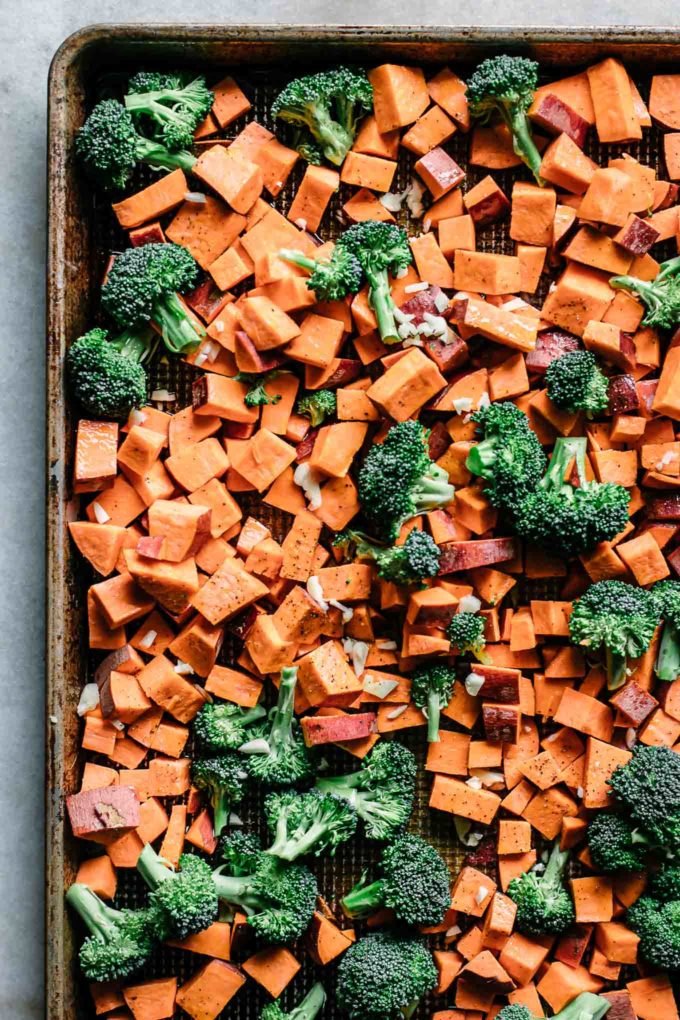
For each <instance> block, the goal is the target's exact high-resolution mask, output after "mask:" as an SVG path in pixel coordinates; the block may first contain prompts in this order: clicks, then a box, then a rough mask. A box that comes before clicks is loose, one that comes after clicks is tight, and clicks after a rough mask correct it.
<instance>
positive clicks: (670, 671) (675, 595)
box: [650, 581, 680, 683]
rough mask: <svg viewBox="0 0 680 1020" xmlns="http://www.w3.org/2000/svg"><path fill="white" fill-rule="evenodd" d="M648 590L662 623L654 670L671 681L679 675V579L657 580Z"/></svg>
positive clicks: (664, 678) (661, 678) (662, 677)
mask: <svg viewBox="0 0 680 1020" xmlns="http://www.w3.org/2000/svg"><path fill="white" fill-rule="evenodd" d="M650 592H651V595H652V598H653V599H654V604H655V606H656V610H657V612H658V614H659V616H660V617H661V621H662V623H663V630H662V632H661V641H660V642H659V650H658V652H657V656H656V663H655V664H654V672H655V673H656V675H657V677H658V678H659V680H664V681H666V682H667V683H673V681H674V680H676V679H677V678H678V676H680V581H657V582H656V584H655V585H653V586H652V587H651V588H650Z"/></svg>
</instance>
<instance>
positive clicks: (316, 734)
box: [300, 712, 378, 747]
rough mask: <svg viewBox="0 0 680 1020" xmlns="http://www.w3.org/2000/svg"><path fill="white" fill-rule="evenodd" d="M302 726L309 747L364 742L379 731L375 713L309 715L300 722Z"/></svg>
mask: <svg viewBox="0 0 680 1020" xmlns="http://www.w3.org/2000/svg"><path fill="white" fill-rule="evenodd" d="M300 725H301V727H302V735H303V737H304V740H305V744H306V745H307V747H315V746H317V745H320V744H337V743H339V742H341V741H342V742H346V741H348V740H363V739H365V738H366V737H369V736H370V735H371V734H372V733H376V732H377V729H378V726H377V722H376V716H375V713H373V712H358V713H355V714H354V715H332V716H313V715H312V716H310V715H308V716H305V717H304V718H303V719H301V720H300Z"/></svg>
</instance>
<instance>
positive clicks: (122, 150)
mask: <svg viewBox="0 0 680 1020" xmlns="http://www.w3.org/2000/svg"><path fill="white" fill-rule="evenodd" d="M137 139H138V136H137V132H136V130H135V125H134V123H133V121H132V117H131V116H130V114H129V113H128V111H127V110H126V109H125V107H124V106H123V105H122V104H121V103H119V102H117V101H116V100H115V99H105V100H103V102H101V103H98V104H97V105H96V106H95V108H94V109H93V111H92V113H91V114H90V116H89V117H88V118H87V120H86V121H85V123H84V124H83V126H82V127H81V128H80V130H79V131H78V134H77V135H76V143H75V149H76V155H77V156H78V158H79V159H80V160H81V161H82V163H83V166H84V167H85V170H86V171H87V173H88V174H89V175H90V177H91V178H92V179H93V180H94V182H95V183H96V184H98V185H99V186H100V187H102V188H105V189H107V190H108V189H112V188H124V187H125V185H126V184H127V183H128V181H129V179H130V176H131V174H132V171H133V170H134V168H135V164H136V162H137Z"/></svg>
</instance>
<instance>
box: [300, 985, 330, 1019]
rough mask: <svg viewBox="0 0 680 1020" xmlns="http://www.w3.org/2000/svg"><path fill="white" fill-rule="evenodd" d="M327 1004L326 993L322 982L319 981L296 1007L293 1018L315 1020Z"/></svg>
mask: <svg viewBox="0 0 680 1020" xmlns="http://www.w3.org/2000/svg"><path fill="white" fill-rule="evenodd" d="M325 1002H326V992H325V991H324V987H323V985H322V984H321V982H320V981H317V982H316V984H315V985H312V987H311V988H310V990H309V991H308V992H307V994H306V995H305V997H304V999H302V1000H301V1001H300V1002H299V1003H298V1005H297V1006H296V1007H295V1009H294V1010H293V1013H292V1016H293V1017H294V1018H295V1020H314V1018H315V1017H316V1016H318V1014H319V1013H320V1012H321V1010H322V1009H323V1007H324V1003H325Z"/></svg>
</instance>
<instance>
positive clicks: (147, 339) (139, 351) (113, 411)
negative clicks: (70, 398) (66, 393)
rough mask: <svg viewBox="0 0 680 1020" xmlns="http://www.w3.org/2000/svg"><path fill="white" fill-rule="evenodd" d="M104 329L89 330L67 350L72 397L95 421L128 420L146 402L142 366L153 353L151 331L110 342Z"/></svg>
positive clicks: (139, 331)
mask: <svg viewBox="0 0 680 1020" xmlns="http://www.w3.org/2000/svg"><path fill="white" fill-rule="evenodd" d="M108 337H109V334H108V332H107V331H106V330H105V329H91V330H90V331H89V333H85V334H84V335H83V336H81V337H78V339H77V340H74V342H73V343H72V344H71V346H70V347H69V350H68V353H67V355H66V367H67V370H68V375H69V378H70V381H71V386H72V388H73V393H74V396H75V397H76V399H77V400H78V401H79V403H80V404H82V406H83V407H84V408H85V410H86V411H88V412H89V413H90V414H92V415H95V416H96V417H97V418H115V419H123V418H127V416H128V415H129V413H130V411H131V410H132V408H133V407H142V406H143V404H144V403H145V401H146V372H145V371H144V369H143V368H142V363H143V362H145V361H147V360H148V359H149V358H150V357H151V356H152V355H153V352H154V351H155V349H156V344H157V342H158V338H157V335H156V334H155V333H154V331H153V330H152V329H150V328H148V327H147V328H143V329H136V330H133V329H130V330H126V331H125V332H124V333H122V334H121V335H120V336H119V337H116V338H115V340H109V338H108Z"/></svg>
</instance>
